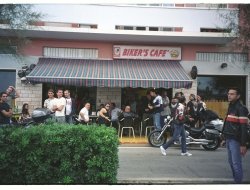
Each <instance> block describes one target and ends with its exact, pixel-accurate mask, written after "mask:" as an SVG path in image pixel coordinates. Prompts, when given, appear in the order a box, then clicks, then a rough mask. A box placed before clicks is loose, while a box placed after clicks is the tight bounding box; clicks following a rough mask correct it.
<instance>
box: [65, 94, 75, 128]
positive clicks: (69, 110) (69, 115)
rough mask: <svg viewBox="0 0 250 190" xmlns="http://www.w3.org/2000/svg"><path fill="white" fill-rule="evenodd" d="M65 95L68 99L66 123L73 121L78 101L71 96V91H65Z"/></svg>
mask: <svg viewBox="0 0 250 190" xmlns="http://www.w3.org/2000/svg"><path fill="white" fill-rule="evenodd" d="M64 97H65V99H66V111H65V121H66V123H69V124H71V123H73V115H75V112H76V102H75V99H74V98H72V97H70V91H69V90H65V91H64Z"/></svg>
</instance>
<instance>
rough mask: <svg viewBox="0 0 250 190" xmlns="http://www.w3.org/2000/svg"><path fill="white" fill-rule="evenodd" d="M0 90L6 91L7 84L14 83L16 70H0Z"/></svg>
mask: <svg viewBox="0 0 250 190" xmlns="http://www.w3.org/2000/svg"><path fill="white" fill-rule="evenodd" d="M0 81H4V82H1V83H0V92H3V91H6V89H7V88H8V86H15V85H16V71H15V70H0Z"/></svg>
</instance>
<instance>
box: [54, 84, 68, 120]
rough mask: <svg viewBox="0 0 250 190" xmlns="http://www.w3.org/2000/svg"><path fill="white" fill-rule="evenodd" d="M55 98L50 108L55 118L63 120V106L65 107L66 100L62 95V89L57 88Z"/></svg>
mask: <svg viewBox="0 0 250 190" xmlns="http://www.w3.org/2000/svg"><path fill="white" fill-rule="evenodd" d="M56 94H57V99H56V100H55V101H54V102H53V103H54V104H53V108H52V110H53V111H54V112H55V119H56V121H57V122H59V123H64V122H65V107H66V100H65V98H64V97H63V90H61V89H58V90H57V93H56Z"/></svg>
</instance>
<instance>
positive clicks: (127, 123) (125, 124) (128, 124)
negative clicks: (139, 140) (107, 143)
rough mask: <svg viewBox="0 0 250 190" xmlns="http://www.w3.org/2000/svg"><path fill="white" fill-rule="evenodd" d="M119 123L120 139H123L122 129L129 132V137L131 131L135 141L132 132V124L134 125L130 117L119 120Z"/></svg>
mask: <svg viewBox="0 0 250 190" xmlns="http://www.w3.org/2000/svg"><path fill="white" fill-rule="evenodd" d="M120 123H121V139H122V137H123V132H124V129H127V130H129V131H128V132H129V137H130V133H131V131H132V133H133V137H134V139H135V131H134V127H133V124H134V119H133V118H132V117H124V118H122V119H121V120H120Z"/></svg>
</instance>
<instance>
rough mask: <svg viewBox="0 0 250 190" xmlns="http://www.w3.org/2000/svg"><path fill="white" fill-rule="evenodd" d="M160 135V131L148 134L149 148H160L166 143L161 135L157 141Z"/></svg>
mask: <svg viewBox="0 0 250 190" xmlns="http://www.w3.org/2000/svg"><path fill="white" fill-rule="evenodd" d="M160 134H161V130H154V131H152V132H150V133H149V135H148V142H149V144H150V145H151V146H153V147H160V146H161V145H163V144H164V143H165V142H166V138H165V137H164V135H162V136H161V138H160V139H159V140H157V138H158V137H159V136H160Z"/></svg>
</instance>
